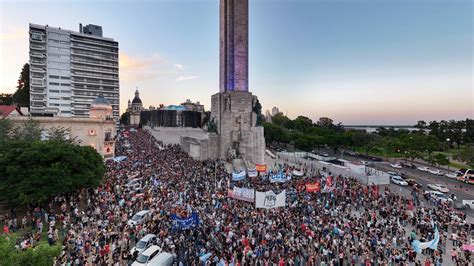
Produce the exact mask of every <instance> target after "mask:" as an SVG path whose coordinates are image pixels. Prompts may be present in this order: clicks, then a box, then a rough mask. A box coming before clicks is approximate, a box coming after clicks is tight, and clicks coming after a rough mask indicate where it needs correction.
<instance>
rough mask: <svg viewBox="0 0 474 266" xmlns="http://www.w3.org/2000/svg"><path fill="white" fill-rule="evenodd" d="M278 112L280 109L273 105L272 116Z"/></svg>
mask: <svg viewBox="0 0 474 266" xmlns="http://www.w3.org/2000/svg"><path fill="white" fill-rule="evenodd" d="M279 113H280V110H279V109H278V107H276V106H274V107H273V108H272V116H275V115H277V114H279Z"/></svg>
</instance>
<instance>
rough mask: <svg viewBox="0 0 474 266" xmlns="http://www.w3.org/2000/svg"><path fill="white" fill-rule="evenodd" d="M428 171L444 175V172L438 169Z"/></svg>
mask: <svg viewBox="0 0 474 266" xmlns="http://www.w3.org/2000/svg"><path fill="white" fill-rule="evenodd" d="M428 172H429V173H431V174H433V175H444V173H443V172H442V171H440V170H438V169H429V170H428Z"/></svg>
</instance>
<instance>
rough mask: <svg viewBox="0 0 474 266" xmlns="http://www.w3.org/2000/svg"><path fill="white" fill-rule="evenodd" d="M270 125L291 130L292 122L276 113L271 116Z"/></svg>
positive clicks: (281, 114)
mask: <svg viewBox="0 0 474 266" xmlns="http://www.w3.org/2000/svg"><path fill="white" fill-rule="evenodd" d="M272 123H273V124H275V125H278V126H282V127H286V128H288V129H292V128H293V121H292V120H291V119H289V118H288V117H287V116H285V115H284V114H283V113H278V114H276V115H274V116H272Z"/></svg>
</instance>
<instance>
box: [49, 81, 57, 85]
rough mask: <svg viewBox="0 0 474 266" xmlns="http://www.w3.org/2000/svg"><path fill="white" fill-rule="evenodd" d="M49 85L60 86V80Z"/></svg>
mask: <svg viewBox="0 0 474 266" xmlns="http://www.w3.org/2000/svg"><path fill="white" fill-rule="evenodd" d="M49 85H52V86H59V83H58V82H50V83H49Z"/></svg>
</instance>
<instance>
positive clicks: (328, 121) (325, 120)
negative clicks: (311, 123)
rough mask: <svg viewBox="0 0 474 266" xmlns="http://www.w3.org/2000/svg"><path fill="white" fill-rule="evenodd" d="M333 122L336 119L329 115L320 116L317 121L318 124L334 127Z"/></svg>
mask: <svg viewBox="0 0 474 266" xmlns="http://www.w3.org/2000/svg"><path fill="white" fill-rule="evenodd" d="M333 122H334V121H333V120H332V119H331V118H329V117H320V118H319V120H318V122H317V125H318V126H320V127H326V128H333V127H334V124H333Z"/></svg>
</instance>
